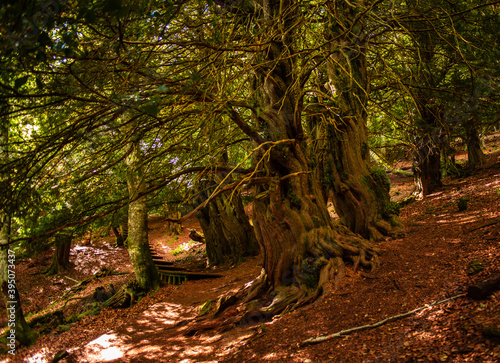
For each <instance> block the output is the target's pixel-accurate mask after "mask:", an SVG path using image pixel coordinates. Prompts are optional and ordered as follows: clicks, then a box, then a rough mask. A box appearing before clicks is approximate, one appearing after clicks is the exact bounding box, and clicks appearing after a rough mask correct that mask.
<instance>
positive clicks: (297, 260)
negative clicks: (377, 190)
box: [243, 0, 377, 314]
mask: <svg viewBox="0 0 500 363" xmlns="http://www.w3.org/2000/svg"><path fill="white" fill-rule="evenodd" d="M261 5H262V6H261V7H258V8H257V10H256V13H257V14H258V17H259V19H261V20H262V24H265V25H266V26H268V27H270V29H267V28H264V29H262V30H263V31H264V33H263V34H262V35H263V36H264V35H267V34H273V39H272V41H271V42H269V43H265V42H262V44H269V45H268V47H267V48H266V49H264V51H263V52H261V53H259V54H256V55H255V59H253V60H252V61H253V63H252V64H254V69H255V74H254V81H253V86H252V88H253V90H254V92H253V94H254V100H253V101H254V103H255V104H256V105H258V109H259V110H260V112H258V113H257V112H254V115H253V118H254V122H253V124H254V125H256V126H257V127H258V135H260V136H261V137H262V139H263V140H265V142H262V143H261V144H260V146H259V153H258V155H257V157H256V159H255V165H256V166H257V165H258V174H257V178H256V179H255V181H254V183H255V199H254V204H253V222H254V227H255V234H256V236H257V239H258V241H259V244H260V245H261V250H262V251H263V257H264V261H263V273H262V274H261V278H260V279H258V280H257V281H256V283H255V284H254V285H253V286H252V289H251V291H250V292H249V294H248V296H247V299H252V298H254V297H256V296H259V295H262V294H265V293H266V292H270V291H273V292H274V293H273V294H272V295H271V296H272V302H271V304H269V305H268V306H266V307H265V308H264V309H262V310H261V311H265V314H267V313H269V314H273V313H278V312H280V311H282V310H283V309H285V308H286V307H287V306H290V304H295V306H296V305H300V304H301V303H304V302H307V301H310V300H311V299H314V298H316V297H317V296H319V295H320V294H321V293H322V292H323V290H324V289H325V287H326V285H327V283H328V281H329V279H330V278H331V277H332V276H335V275H336V274H337V273H339V271H341V270H342V267H343V259H344V258H349V257H351V258H352V259H353V260H355V261H356V262H360V263H362V264H363V265H365V266H367V267H372V266H374V265H375V264H376V262H377V258H376V256H377V253H376V250H375V249H374V248H372V246H371V245H370V244H369V243H368V242H367V241H366V240H365V239H362V238H360V237H359V236H357V235H355V234H354V233H352V232H350V231H349V230H348V229H347V228H345V227H343V226H334V225H333V223H332V220H331V218H330V215H329V213H328V210H327V206H326V201H325V199H324V196H323V193H322V189H321V187H320V182H319V178H318V177H317V175H316V174H314V173H313V170H312V169H311V167H310V165H309V161H311V160H312V158H311V155H309V154H308V147H309V146H308V140H307V139H306V135H305V133H304V130H303V129H302V111H303V110H302V102H303V98H302V97H303V89H302V84H303V82H301V80H300V79H299V78H300V75H299V72H297V70H298V69H297V64H296V63H295V57H294V55H295V53H294V50H293V48H294V44H293V39H294V35H295V34H294V31H295V28H294V27H295V25H296V20H297V17H299V12H298V3H297V2H295V1H291V0H289V1H281V2H273V1H262V2H261ZM243 131H245V130H243ZM249 136H252V135H249ZM253 136H255V135H253ZM254 139H255V137H254Z"/></svg>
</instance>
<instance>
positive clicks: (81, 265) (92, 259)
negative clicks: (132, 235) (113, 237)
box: [70, 241, 131, 275]
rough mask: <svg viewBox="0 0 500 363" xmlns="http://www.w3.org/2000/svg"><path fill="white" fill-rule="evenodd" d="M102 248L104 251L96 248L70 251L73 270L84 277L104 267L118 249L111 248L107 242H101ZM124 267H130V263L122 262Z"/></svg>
mask: <svg viewBox="0 0 500 363" xmlns="http://www.w3.org/2000/svg"><path fill="white" fill-rule="evenodd" d="M102 244H103V246H105V247H106V249H101V248H98V247H87V246H75V247H73V248H72V249H71V252H70V256H71V257H70V258H71V260H72V261H74V263H75V270H77V271H80V272H82V273H83V274H86V275H93V274H95V273H96V272H97V271H99V270H100V269H101V267H106V265H107V261H108V258H109V257H110V256H111V257H112V255H114V254H115V253H117V252H119V251H120V249H119V248H115V247H113V246H111V245H110V244H109V243H108V242H106V241H103V242H102ZM124 266H126V267H130V266H131V265H130V263H128V262H124Z"/></svg>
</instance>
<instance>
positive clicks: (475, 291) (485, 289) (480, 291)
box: [467, 273, 500, 300]
mask: <svg viewBox="0 0 500 363" xmlns="http://www.w3.org/2000/svg"><path fill="white" fill-rule="evenodd" d="M498 289H500V273H497V274H494V275H492V276H490V277H489V278H487V279H486V280H484V281H481V282H478V283H476V284H474V285H471V286H469V287H468V288H467V296H469V297H470V298H472V299H474V300H482V299H486V298H487V297H488V296H490V295H491V294H493V293H494V292H495V291H496V290H498Z"/></svg>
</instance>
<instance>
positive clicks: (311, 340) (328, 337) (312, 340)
mask: <svg viewBox="0 0 500 363" xmlns="http://www.w3.org/2000/svg"><path fill="white" fill-rule="evenodd" d="M466 295H467V294H460V295H456V296H453V297H450V298H447V299H444V300H440V301H434V302H432V303H430V304H427V305H425V306H421V307H419V308H416V309H414V310H411V311H408V312H406V313H403V314H399V315H394V316H390V317H388V318H386V319H384V320H380V321H378V322H376V323H373V324H368V325H362V326H357V327H354V328H350V329H346V330H341V331H339V332H337V333H332V334H328V335H320V336H319V337H316V338H309V339H306V340H304V341H303V342H302V343H301V345H309V344H318V343H322V342H325V341H327V340H331V339H333V338H338V337H342V336H345V335H348V334H351V333H354V332H357V331H360V330H365V329H373V328H377V327H379V326H381V325H384V324H385V323H388V322H390V321H393V320H397V319H402V318H406V317H407V316H410V315H413V314H415V313H417V312H419V311H421V310H425V309H428V308H430V307H432V306H435V305H440V304H444V303H445V302H448V301H451V300H455V299H458V298H459V297H463V296H466Z"/></svg>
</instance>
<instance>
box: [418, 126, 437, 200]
mask: <svg viewBox="0 0 500 363" xmlns="http://www.w3.org/2000/svg"><path fill="white" fill-rule="evenodd" d="M413 179H414V182H415V190H414V191H413V195H414V196H415V197H416V198H417V199H422V198H424V197H425V196H426V195H429V194H432V193H433V192H434V191H435V190H436V189H437V188H439V187H440V186H441V185H442V181H441V153H440V145H439V140H437V139H435V138H434V139H432V138H431V137H430V136H428V135H424V136H423V137H421V138H420V139H419V140H418V141H417V142H416V143H415V151H414V157H413Z"/></svg>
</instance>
